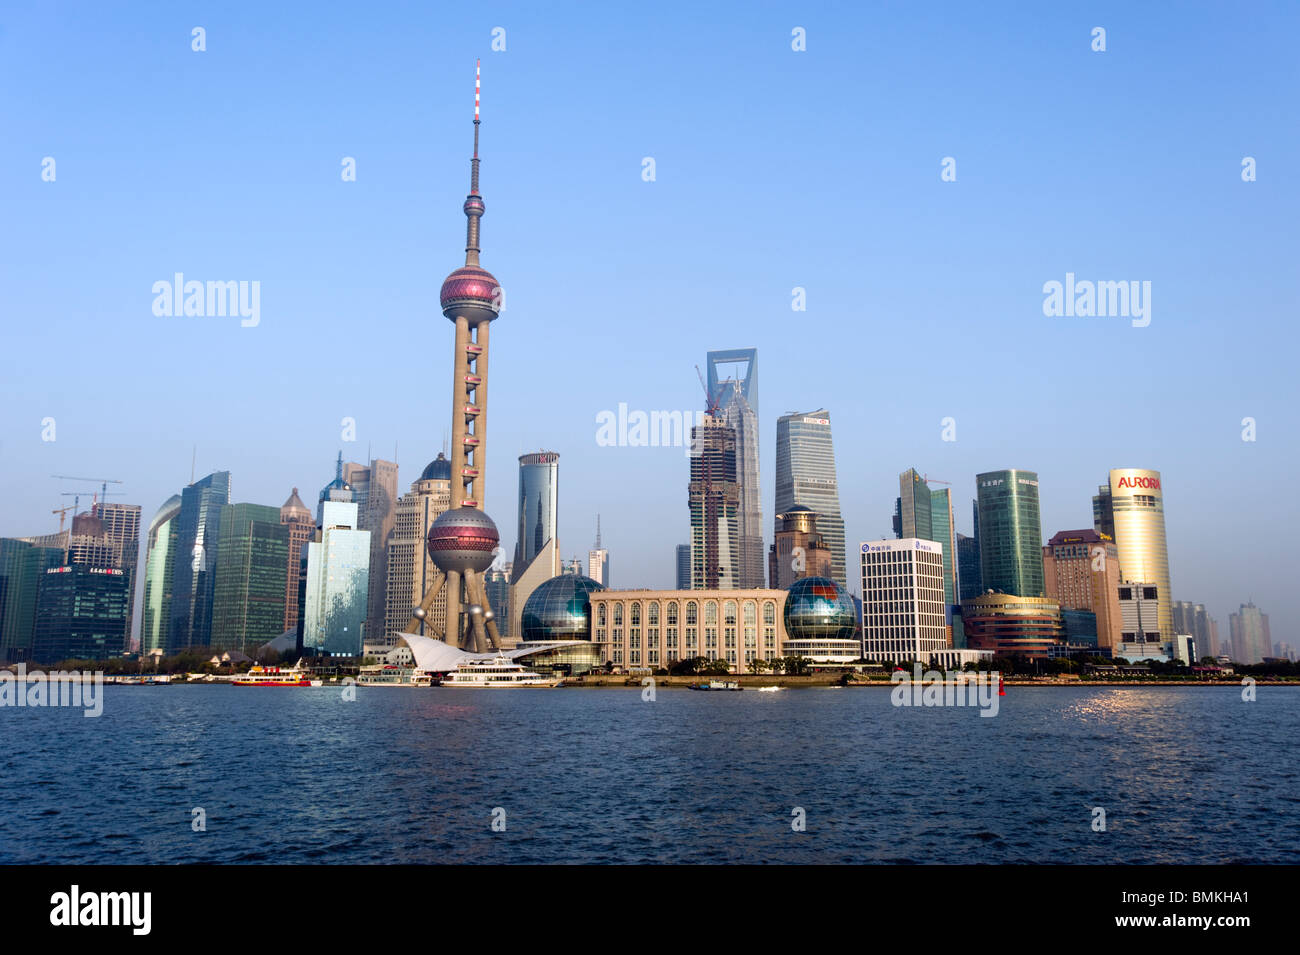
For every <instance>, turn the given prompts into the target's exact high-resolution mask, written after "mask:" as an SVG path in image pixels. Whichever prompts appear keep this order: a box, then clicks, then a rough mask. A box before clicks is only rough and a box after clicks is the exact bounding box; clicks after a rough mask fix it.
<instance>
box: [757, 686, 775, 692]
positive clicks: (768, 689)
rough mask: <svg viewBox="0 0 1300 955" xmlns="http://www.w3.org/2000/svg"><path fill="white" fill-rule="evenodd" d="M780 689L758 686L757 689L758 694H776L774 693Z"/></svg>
mask: <svg viewBox="0 0 1300 955" xmlns="http://www.w3.org/2000/svg"><path fill="white" fill-rule="evenodd" d="M780 689H781V687H779V686H760V687H759V688H758V692H759V693H776V692H778V691H779V690H780Z"/></svg>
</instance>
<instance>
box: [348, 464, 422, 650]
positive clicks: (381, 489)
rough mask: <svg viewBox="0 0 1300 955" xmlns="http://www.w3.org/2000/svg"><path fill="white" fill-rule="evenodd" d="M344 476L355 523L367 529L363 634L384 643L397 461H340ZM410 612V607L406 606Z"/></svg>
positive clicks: (394, 518) (395, 508)
mask: <svg viewBox="0 0 1300 955" xmlns="http://www.w3.org/2000/svg"><path fill="white" fill-rule="evenodd" d="M343 480H345V481H346V482H347V483H348V484H350V485H352V491H353V495H354V499H355V501H356V504H357V513H358V518H357V519H358V521H359V524H358V527H359V529H360V530H363V531H369V532H370V593H369V594H368V595H367V597H366V608H367V609H366V635H367V639H368V640H370V641H371V642H372V643H375V642H378V643H385V642H386V635H385V633H384V598H385V596H386V594H385V590H386V587H387V584H388V543H389V541H390V540H391V539H392V536H393V525H394V522H395V521H396V518H397V465H396V464H395V463H393V462H392V461H383V460H380V459H378V458H371V460H370V464H369V465H362V464H357V463H355V462H352V461H348V462H345V463H344V465H343ZM407 612H408V613H409V612H410V607H408V608H407Z"/></svg>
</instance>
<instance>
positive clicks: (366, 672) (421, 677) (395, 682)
mask: <svg viewBox="0 0 1300 955" xmlns="http://www.w3.org/2000/svg"><path fill="white" fill-rule="evenodd" d="M432 683H433V677H432V675H430V674H429V673H428V672H426V671H424V670H418V669H415V668H414V667H399V666H395V665H394V664H391V663H384V664H379V665H377V666H368V667H362V668H361V672H360V673H358V674H357V686H430V685H431V684H432Z"/></svg>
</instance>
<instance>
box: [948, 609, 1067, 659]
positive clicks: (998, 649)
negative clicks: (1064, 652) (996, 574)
mask: <svg viewBox="0 0 1300 955" xmlns="http://www.w3.org/2000/svg"><path fill="white" fill-rule="evenodd" d="M961 618H962V624H963V626H964V627H965V630H966V645H967V646H968V647H970V648H972V649H977V650H991V651H993V652H994V653H996V654H1002V655H1008V656H1009V655H1013V654H1022V655H1024V656H1027V657H1031V658H1040V659H1046V658H1050V657H1052V656H1054V655H1055V653H1054V651H1055V649H1056V648H1058V647H1060V646H1063V645H1064V640H1063V637H1064V635H1065V629H1064V626H1063V625H1062V622H1061V608H1060V605H1059V604H1057V603H1056V601H1054V600H1048V599H1047V598H1046V597H1021V596H1018V595H1016V594H999V593H985V594H981V595H980V596H978V597H973V598H971V599H970V600H966V601H963V602H962V605H961Z"/></svg>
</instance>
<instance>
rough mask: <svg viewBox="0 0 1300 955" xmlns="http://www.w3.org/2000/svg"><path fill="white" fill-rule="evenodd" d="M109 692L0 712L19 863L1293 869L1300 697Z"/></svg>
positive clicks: (4, 836) (1063, 692)
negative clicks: (196, 825) (985, 712)
mask: <svg viewBox="0 0 1300 955" xmlns="http://www.w3.org/2000/svg"><path fill="white" fill-rule="evenodd" d="M104 693H105V701H104V702H105V706H104V714H103V716H102V717H100V718H98V719H86V718H84V717H83V716H82V715H81V711H80V710H61V709H0V726H2V727H3V729H4V739H5V742H6V744H7V745H6V747H5V750H6V755H5V756H4V757H0V758H2V759H3V774H2V775H0V779H3V786H4V794H5V797H6V798H5V800H4V803H5V805H4V811H3V813H0V862H5V863H12V862H18V863H35V862H42V863H45V862H62V863H74V864H85V863H119V862H120V863H128V862H129V863H172V862H226V863H230V862H233V863H257V862H278V863H286V862H289V863H291V862H313V861H322V862H349V863H372V862H504V863H522V862H921V863H925V862H1079V863H1110V862H1114V863H1152V862H1165V863H1201V862H1208V863H1216V862H1289V863H1296V862H1300V780H1298V779H1297V773H1298V772H1300V769H1298V768H1297V766H1298V763H1300V761H1297V759H1296V751H1295V741H1296V739H1297V730H1300V690H1295V689H1286V688H1269V687H1261V688H1260V689H1259V698H1258V701H1257V702H1254V703H1243V702H1241V696H1240V691H1239V690H1236V689H1232V688H1221V689H1220V688H1213V689H1210V688H1186V689H1184V688H1169V687H1152V688H1142V689H1137V688H1125V689H1120V688H1116V689H1105V688H1083V687H1080V688H1050V689H1048V688H1021V687H1009V688H1008V690H1007V696H1006V697H1003V698H1002V699H1001V700H1000V702H1001V704H1002V706H1001V712H1000V713H999V715H998V716H997V717H996V718H992V719H989V718H981V717H979V715H978V711H976V710H974V709H969V708H961V709H958V708H947V709H945V708H935V709H907V708H899V709H896V708H894V707H893V706H891V705H890V701H889V693H888V692H887V691H885V690H883V689H871V690H863V689H858V690H854V689H844V690H830V689H799V690H786V691H783V692H781V693H761V694H760V693H756V692H753V691H746V692H744V693H691V692H688V691H684V690H660V691H659V693H658V699H657V700H656V701H655V702H652V703H651V702H643V701H642V699H641V694H640V692H638V691H635V690H619V689H610V690H578V689H568V690H558V691H545V690H537V691H532V690H526V691H525V690H521V691H515V692H498V691H490V690H488V691H484V690H448V689H440V688H435V689H383V688H364V687H362V688H359V689H358V690H357V699H356V700H355V701H354V702H344V701H343V700H342V692H341V691H340V690H339V689H337V688H320V689H300V690H266V689H251V688H250V689H245V688H238V687H229V686H175V687H160V688H148V687H115V686H110V687H106V688H105V690H104ZM1095 806H1100V807H1103V808H1104V809H1105V810H1106V813H1107V827H1106V829H1107V831H1105V832H1094V831H1093V830H1092V826H1091V823H1092V809H1093V807H1095ZM195 807H201V808H202V809H204V810H205V812H206V817H207V831H206V832H194V831H192V829H191V820H192V818H193V816H192V813H191V810H192V809H193V808H195ZM496 807H501V808H502V809H504V810H505V822H506V830H505V831H504V832H493V831H492V819H493V810H494V808H496ZM795 807H801V808H802V809H803V810H804V811H805V813H806V818H807V828H806V831H804V832H794V831H793V830H792V828H791V820H792V818H793V816H792V811H793V810H794V809H795Z"/></svg>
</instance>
